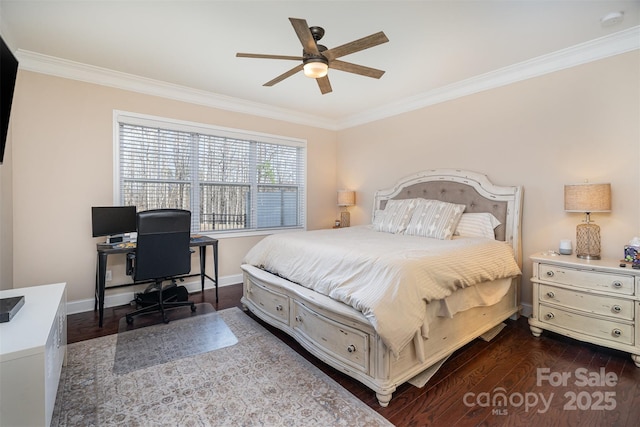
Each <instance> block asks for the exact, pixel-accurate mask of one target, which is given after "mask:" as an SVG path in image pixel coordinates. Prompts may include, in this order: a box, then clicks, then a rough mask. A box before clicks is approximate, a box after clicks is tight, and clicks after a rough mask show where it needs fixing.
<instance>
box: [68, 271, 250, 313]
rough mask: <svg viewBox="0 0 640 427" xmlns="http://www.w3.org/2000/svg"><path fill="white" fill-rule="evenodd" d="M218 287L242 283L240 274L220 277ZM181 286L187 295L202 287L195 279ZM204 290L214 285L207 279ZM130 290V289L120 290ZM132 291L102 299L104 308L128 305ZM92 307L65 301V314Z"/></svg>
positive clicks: (90, 303) (90, 302) (89, 303)
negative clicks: (186, 291)
mask: <svg viewBox="0 0 640 427" xmlns="http://www.w3.org/2000/svg"><path fill="white" fill-rule="evenodd" d="M219 281H220V285H219V286H220V287H223V286H229V285H235V284H237V283H242V274H235V275H232V276H225V277H220V278H219ZM181 285H182V286H184V287H186V288H187V290H188V291H189V293H193V292H199V291H200V289H202V285H201V284H200V279H199V278H197V277H195V278H193V280H190V281H188V282H187V281H185V282H182V283H181ZM204 288H205V289H214V288H215V285H214V284H213V282H212V281H211V280H209V279H205V282H204ZM121 289H122V290H124V289H131V288H121ZM134 294H135V292H134V291H123V292H119V293H113V294H110V295H107V296H105V298H104V306H105V308H107V307H116V306H119V305H125V304H129V302H131V301H132V300H133V298H134ZM93 307H94V299H93V298H91V299H84V300H76V301H67V314H76V313H84V312H86V311H92V310H93Z"/></svg>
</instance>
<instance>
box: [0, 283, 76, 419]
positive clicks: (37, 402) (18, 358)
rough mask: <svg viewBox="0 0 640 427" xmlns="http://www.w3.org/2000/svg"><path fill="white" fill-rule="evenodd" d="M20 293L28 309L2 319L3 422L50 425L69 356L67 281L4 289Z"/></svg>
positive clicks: (0, 376) (0, 383)
mask: <svg viewBox="0 0 640 427" xmlns="http://www.w3.org/2000/svg"><path fill="white" fill-rule="evenodd" d="M20 295H24V298H25V302H24V305H23V306H22V308H20V310H19V311H18V312H17V313H16V315H15V317H14V318H13V319H11V320H10V321H9V322H6V323H0V425H2V426H48V425H49V424H50V422H51V415H52V413H53V407H54V404H55V402H56V393H57V391H58V382H59V380H60V373H61V371H62V365H63V363H64V360H65V356H66V347H67V323H66V322H67V316H66V301H67V297H66V285H65V284H64V283H57V284H53V285H43V286H33V287H29V288H19V289H10V290H6V291H0V298H7V297H14V296H20Z"/></svg>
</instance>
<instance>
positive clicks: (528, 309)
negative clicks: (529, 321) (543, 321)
mask: <svg viewBox="0 0 640 427" xmlns="http://www.w3.org/2000/svg"><path fill="white" fill-rule="evenodd" d="M520 306H521V307H522V310H521V311H520V315H521V316H524V317H526V318H529V317H531V315H532V314H533V305H532V304H527V303H520Z"/></svg>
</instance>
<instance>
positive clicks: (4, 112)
mask: <svg viewBox="0 0 640 427" xmlns="http://www.w3.org/2000/svg"><path fill="white" fill-rule="evenodd" d="M17 75H18V60H17V59H16V57H15V56H13V53H11V49H9V46H7V44H6V43H5V42H4V40H3V39H2V36H0V165H1V164H2V162H3V161H4V150H5V148H6V146H7V133H8V132H9V117H10V115H11V103H12V101H13V90H14V88H15V85H16V76H17Z"/></svg>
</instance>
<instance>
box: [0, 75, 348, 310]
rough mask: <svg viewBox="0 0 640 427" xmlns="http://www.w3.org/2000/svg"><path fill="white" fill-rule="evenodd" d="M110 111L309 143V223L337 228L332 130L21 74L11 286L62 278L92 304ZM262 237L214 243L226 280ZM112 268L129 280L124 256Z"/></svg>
mask: <svg viewBox="0 0 640 427" xmlns="http://www.w3.org/2000/svg"><path fill="white" fill-rule="evenodd" d="M114 109H115V110H124V111H131V112H136V113H142V114H150V115H156V116H161V117H168V118H174V119H179V120H187V121H193V122H198V123H207V124H212V125H218V126H224V127H231V128H239V129H245V130H250V131H255V132H264V133H269V134H277V135H283V136H287V137H294V138H301V139H306V140H307V141H308V145H307V148H308V151H307V155H308V157H307V158H308V171H307V191H308V194H307V201H308V216H307V225H308V228H310V229H314V228H321V227H329V226H331V225H332V224H333V221H334V219H335V216H336V212H337V208H336V206H335V197H336V189H337V187H336V163H335V159H336V134H335V132H332V131H326V130H322V129H317V128H312V127H308V126H301V125H295V124H291V123H285V122H281V121H276V120H271V119H265V118H258V117H253V116H249V115H245V114H240V113H234V112H228V111H222V110H216V109H213V108H207V107H203V106H198V105H193V104H187V103H182V102H177V101H172V100H168V99H162V98H158V97H153V96H148V95H142V94H139V93H133V92H128V91H123V90H118V89H113V88H109V87H104V86H99V85H94V84H88V83H82V82H78V81H72V80H68V79H63V78H57V77H52V76H47V75H43V74H39V73H32V72H26V71H20V73H19V79H18V84H17V87H16V97H15V100H14V110H13V113H12V132H13V139H12V141H13V147H12V148H13V162H12V166H13V168H12V169H13V287H15V288H18V287H24V286H33V285H38V284H44V283H53V282H67V283H68V291H67V292H68V293H67V298H68V300H69V301H77V300H86V299H91V298H93V289H94V277H95V259H96V252H95V244H96V242H97V241H98V240H99V239H93V238H92V237H91V221H90V219H91V218H90V216H91V215H90V213H91V209H90V208H91V206H98V205H110V204H112V203H113V110H114ZM3 181H4V180H3ZM2 222H3V223H4V222H5V218H4V215H3V217H2ZM258 239H259V238H257V237H252V238H229V239H223V240H221V241H220V244H219V245H220V275H221V276H222V279H223V280H224V277H227V276H233V275H239V274H240V260H241V259H242V257H243V256H244V254H245V253H246V251H247V250H248V249H249V248H250V247H251V246H252V245H253V244H255V242H257V241H258ZM110 258H111V257H110ZM210 264H211V263H210V262H209V265H208V270H211V265H210ZM193 265H194V269H197V268H198V267H197V257H195V256H194V264H193ZM109 268H110V269H113V274H114V282H118V283H122V281H127V280H129V279H127V278H125V277H124V276H123V270H124V268H123V259H122V257H121V258H120V259H115V260H114V262H113V263H111V260H110V266H109ZM208 272H209V273H211V272H210V271H208Z"/></svg>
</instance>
